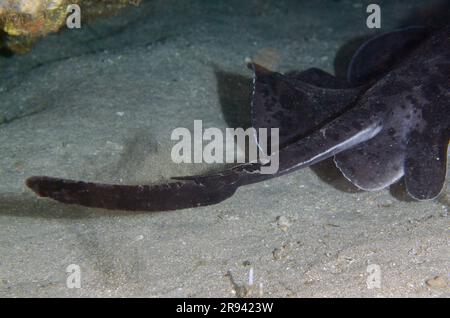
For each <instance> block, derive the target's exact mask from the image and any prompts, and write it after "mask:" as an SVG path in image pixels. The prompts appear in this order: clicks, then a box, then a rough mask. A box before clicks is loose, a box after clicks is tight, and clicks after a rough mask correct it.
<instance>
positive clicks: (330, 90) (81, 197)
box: [27, 26, 450, 211]
mask: <svg viewBox="0 0 450 318" xmlns="http://www.w3.org/2000/svg"><path fill="white" fill-rule="evenodd" d="M249 66H250V68H251V69H253V71H254V94H253V101H252V124H253V127H255V128H259V127H267V128H271V127H277V128H279V129H280V144H281V148H280V150H279V170H278V172H277V173H276V174H273V175H268V174H261V173H260V168H261V166H262V165H263V164H262V163H257V162H256V163H247V164H242V165H239V166H236V167H234V168H231V169H228V170H224V171H221V172H217V173H213V174H209V175H203V176H191V177H182V178H174V179H173V180H172V181H169V182H167V183H164V184H156V185H138V186H134V185H110V184H100V183H90V182H83V181H73V180H65V179H58V178H51V177H31V178H29V179H28V180H27V185H28V187H30V188H31V189H32V190H33V191H35V192H36V193H37V194H38V195H40V196H43V197H49V198H52V199H54V200H57V201H60V202H64V203H69V204H79V205H83V206H88V207H98V208H106V209H120V210H144V211H164V210H174V209H183V208H190V207H196V206H205V205H211V204H216V203H218V202H221V201H223V200H225V199H227V198H229V197H230V196H232V195H233V193H234V192H235V191H236V189H237V188H238V187H240V186H243V185H247V184H251V183H256V182H260V181H263V180H266V179H269V178H273V177H277V176H281V175H285V174H287V173H290V172H293V171H295V170H297V169H300V168H304V167H307V166H310V165H312V164H314V163H317V162H319V161H321V160H324V159H326V158H329V157H332V156H334V161H335V163H336V166H337V167H338V168H339V169H340V170H341V171H342V173H343V174H344V176H345V177H346V178H347V179H349V180H350V181H351V182H352V183H353V184H355V185H356V186H358V187H359V188H361V189H364V190H378V189H383V188H385V187H387V186H389V185H391V184H392V183H394V182H396V181H397V180H399V179H400V178H401V177H403V176H404V180H405V184H406V189H407V192H408V193H409V195H410V196H411V197H413V198H415V199H417V200H427V199H432V198H435V197H436V196H438V195H439V193H440V192H441V191H442V189H443V187H444V184H445V178H446V168H447V164H446V161H447V147H448V142H449V137H450V26H447V27H444V28H442V29H439V30H432V31H431V30H428V29H425V28H421V27H412V28H408V29H403V30H400V31H396V32H391V33H387V34H383V35H379V36H377V37H375V38H373V39H371V40H369V41H368V42H366V43H365V44H364V45H363V46H362V47H361V48H360V49H359V50H358V51H357V53H356V54H355V56H354V57H353V59H352V62H351V63H350V66H349V70H348V76H347V79H346V80H341V79H338V78H336V77H334V76H332V75H330V74H328V73H325V72H324V71H321V70H319V69H315V68H312V69H308V70H306V71H303V72H294V73H289V74H286V75H282V74H279V73H275V72H271V71H269V70H267V69H265V68H264V67H262V66H259V65H256V64H250V65H249Z"/></svg>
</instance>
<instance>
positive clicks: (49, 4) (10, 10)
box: [0, 0, 141, 53]
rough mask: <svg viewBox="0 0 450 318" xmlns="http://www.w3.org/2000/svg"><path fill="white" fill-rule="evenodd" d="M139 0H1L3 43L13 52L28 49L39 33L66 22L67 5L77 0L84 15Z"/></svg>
mask: <svg viewBox="0 0 450 318" xmlns="http://www.w3.org/2000/svg"><path fill="white" fill-rule="evenodd" d="M140 1H141V0H0V28H1V30H2V32H3V33H4V34H6V36H7V37H6V41H5V42H6V43H5V44H3V45H6V46H7V47H8V49H9V50H11V51H13V52H15V53H24V52H27V51H28V50H29V49H30V48H31V46H32V44H33V43H34V42H35V41H36V39H37V38H38V37H41V36H44V35H46V34H48V33H50V32H56V31H58V30H59V29H60V28H61V27H63V26H64V25H65V20H66V16H67V6H68V5H69V4H78V5H79V6H80V7H81V10H82V17H83V19H84V18H86V19H88V20H92V19H94V18H96V17H98V16H105V15H110V14H114V13H116V12H117V11H118V10H120V9H121V8H123V7H125V6H127V5H129V4H135V5H138V4H139V3H140Z"/></svg>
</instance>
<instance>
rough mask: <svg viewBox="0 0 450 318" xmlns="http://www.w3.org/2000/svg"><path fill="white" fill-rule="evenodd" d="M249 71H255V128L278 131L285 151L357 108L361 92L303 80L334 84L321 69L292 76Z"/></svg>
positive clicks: (253, 111)
mask: <svg viewBox="0 0 450 318" xmlns="http://www.w3.org/2000/svg"><path fill="white" fill-rule="evenodd" d="M249 67H250V68H252V69H253V71H254V79H253V98H252V126H253V127H254V128H256V129H258V128H278V129H279V144H280V145H281V147H283V146H285V145H287V144H289V143H291V142H293V141H295V140H297V139H298V138H299V137H302V136H305V135H307V134H309V133H311V132H313V131H314V130H315V129H317V128H319V127H321V126H323V125H324V124H325V123H327V122H330V121H332V120H333V119H335V118H336V117H337V116H338V115H339V114H341V113H342V112H344V111H345V110H346V109H347V108H349V107H350V106H352V105H353V102H354V101H355V100H356V98H357V96H358V94H359V91H360V89H359V88H352V89H331V88H324V87H318V86H315V85H311V84H310V83H307V82H305V81H302V80H300V79H302V78H305V79H309V80H311V81H320V80H321V79H322V80H323V81H324V82H330V81H332V80H331V77H332V75H329V74H327V75H325V74H326V73H325V72H319V70H317V69H316V70H310V71H306V73H303V72H301V73H298V74H296V75H295V74H294V75H292V74H291V75H290V76H289V75H283V74H280V73H276V72H272V71H269V70H268V69H266V68H264V67H262V66H260V65H257V64H249ZM327 84H328V85H331V84H330V83H327ZM268 135H269V136H270V130H269V131H268Z"/></svg>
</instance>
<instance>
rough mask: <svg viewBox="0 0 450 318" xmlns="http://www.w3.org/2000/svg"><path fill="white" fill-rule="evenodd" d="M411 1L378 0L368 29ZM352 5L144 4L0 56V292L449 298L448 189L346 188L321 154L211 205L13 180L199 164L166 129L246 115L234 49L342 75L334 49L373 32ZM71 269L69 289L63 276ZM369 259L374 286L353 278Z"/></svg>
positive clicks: (241, 56)
mask: <svg viewBox="0 0 450 318" xmlns="http://www.w3.org/2000/svg"><path fill="white" fill-rule="evenodd" d="M180 3H183V4H180ZM424 3H425V1H382V2H381V4H382V9H383V24H382V27H383V30H386V31H387V30H391V29H393V28H395V27H397V26H398V25H399V23H400V22H401V19H402V18H403V16H407V15H408V14H410V13H412V12H413V11H414V10H415V9H416V8H418V7H420V6H421V5H423V4H424ZM365 5H366V4H365V3H362V2H360V1H347V0H342V1H324V0H322V1H264V0H248V1H237V0H231V1H211V2H206V1H183V2H179V1H178V2H177V1H162V0H160V1H144V2H143V3H142V4H141V6H140V7H138V8H129V9H127V10H125V11H123V12H122V14H121V15H119V16H116V17H113V18H108V19H103V20H99V21H97V22H96V23H94V24H90V25H86V26H84V27H83V28H82V29H81V30H65V31H62V32H60V33H58V34H53V35H50V36H48V37H46V38H45V39H42V40H41V41H40V42H39V43H38V44H37V46H36V48H35V49H34V50H33V51H32V52H31V53H30V54H27V55H23V56H13V57H9V58H5V57H0V69H1V74H0V100H1V104H0V118H3V121H6V122H7V123H3V124H1V125H0V145H1V146H0V148H1V151H0V224H1V231H0V255H1V257H0V296H4V297H5V296H6V297H16V296H25V297H30V296H39V297H47V296H62V297H78V296H94V297H95V296H114V297H115V296H125V297H126V296H144V297H201V296H215V297H236V296H237V297H245V296H249V295H252V296H261V295H262V296H265V297H314V296H319V297H335V296H343V297H351V296H355V297H390V296H402V297H403V296H405V297H413V296H419V297H449V296H450V287H449V285H448V275H449V270H450V246H449V243H450V238H449V226H450V223H449V218H448V210H449V190H446V191H445V192H444V193H443V195H442V196H441V197H440V198H439V199H437V200H434V201H430V202H413V201H409V200H407V199H406V197H405V195H404V193H403V192H404V190H403V189H402V186H401V185H397V186H393V187H391V189H386V190H384V191H378V192H370V193H369V192H360V191H356V190H355V189H354V188H353V187H352V186H351V185H349V184H348V183H347V182H346V181H345V179H344V178H343V177H341V176H340V175H339V173H338V172H337V171H336V169H334V168H333V167H332V165H331V163H330V162H324V163H322V164H319V165H316V166H315V167H313V168H312V169H305V170H302V171H298V172H295V173H293V174H291V175H288V176H285V177H282V178H277V179H274V180H270V181H267V182H264V183H260V184H255V185H251V186H246V187H243V188H240V189H239V190H238V191H237V193H236V194H235V195H234V196H233V197H232V198H230V199H228V200H226V201H225V202H223V203H220V204H218V205H215V206H210V207H203V208H198V209H186V210H182V211H175V212H161V213H144V212H142V213H130V212H124V211H105V210H99V209H87V208H83V207H78V206H68V205H62V204H59V203H56V202H53V201H50V200H46V199H40V198H37V197H36V196H34V194H33V193H32V192H31V191H29V190H28V189H27V188H26V187H25V185H24V180H25V179H26V178H27V177H29V176H32V175H50V176H60V177H66V178H72V179H85V180H91V181H103V182H116V183H130V184H138V183H148V182H155V181H160V180H162V179H164V178H168V177H170V176H177V175H187V174H193V173H199V172H202V171H205V170H206V169H209V168H210V167H208V166H206V165H176V164H174V163H172V161H171V160H170V150H171V147H172V146H173V142H172V141H171V140H170V133H171V131H172V130H173V129H174V128H176V127H188V128H191V127H192V126H193V121H194V120H195V119H201V120H203V124H204V126H205V127H207V126H209V127H219V128H225V127H228V126H230V127H236V126H244V125H248V112H249V98H250V90H251V73H250V72H249V71H248V70H247V69H246V68H245V63H244V61H245V58H246V57H253V58H257V59H259V60H260V61H261V62H263V63H265V64H266V65H267V66H270V67H272V68H273V69H275V70H277V71H280V72H286V71H289V70H302V69H306V68H308V67H312V66H316V67H321V68H323V69H325V70H327V71H330V72H335V71H336V72H338V73H339V72H341V71H342V69H340V68H342V66H341V65H340V62H339V59H338V58H337V52H340V49H341V48H342V47H343V45H344V44H345V43H347V42H349V41H350V40H352V39H354V38H356V37H359V36H362V35H367V34H373V33H374V31H373V30H368V29H367V28H366V26H365V19H366V13H365ZM70 264H76V265H78V266H79V267H80V269H81V288H80V289H69V288H67V286H66V279H67V277H68V274H67V273H66V269H67V267H68V266H69V265H70ZM368 270H369V272H368ZM371 270H376V271H378V270H379V273H380V279H381V281H380V285H379V287H380V288H368V285H367V279H368V278H369V277H373V276H371V275H373V274H374V272H371ZM250 272H253V280H254V285H253V286H247V283H248V278H249V273H250Z"/></svg>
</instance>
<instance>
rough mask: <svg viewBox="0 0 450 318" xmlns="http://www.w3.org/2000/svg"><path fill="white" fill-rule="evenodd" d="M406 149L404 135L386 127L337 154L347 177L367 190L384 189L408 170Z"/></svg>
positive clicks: (339, 167) (338, 166)
mask: <svg viewBox="0 0 450 318" xmlns="http://www.w3.org/2000/svg"><path fill="white" fill-rule="evenodd" d="M404 160H405V149H404V145H403V143H402V139H401V138H400V137H397V138H393V136H392V135H390V134H389V133H388V130H387V129H384V130H383V131H382V132H380V133H379V134H378V135H377V136H376V137H374V138H372V139H370V140H367V141H366V142H363V143H361V144H359V145H357V146H355V147H354V148H352V149H348V150H346V151H343V152H341V153H339V154H337V155H336V156H335V157H334V162H335V164H336V167H337V168H338V169H339V170H340V171H341V172H342V174H343V175H344V177H345V178H347V179H348V180H349V181H350V182H352V183H353V184H354V185H356V186H357V187H358V188H360V189H363V190H366V191H376V190H381V189H384V188H386V187H388V186H390V185H391V184H393V183H394V182H396V181H398V180H399V179H400V178H401V177H402V176H403V173H404V169H403V165H404Z"/></svg>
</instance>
